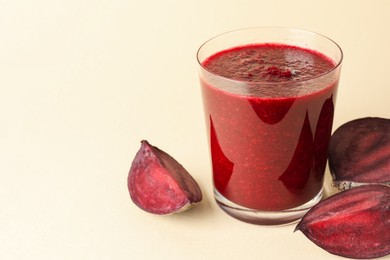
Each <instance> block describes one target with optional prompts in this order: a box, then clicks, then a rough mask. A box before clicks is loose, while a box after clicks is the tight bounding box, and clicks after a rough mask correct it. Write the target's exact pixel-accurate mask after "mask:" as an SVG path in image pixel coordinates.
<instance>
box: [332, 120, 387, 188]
mask: <svg viewBox="0 0 390 260" xmlns="http://www.w3.org/2000/svg"><path fill="white" fill-rule="evenodd" d="M329 168H330V171H331V173H332V176H333V182H334V185H335V186H338V187H339V188H340V189H346V188H350V187H354V186H358V185H360V184H372V183H380V184H387V185H390V119H386V118H378V117H367V118H360V119H355V120H352V121H349V122H347V123H345V124H344V125H342V126H340V127H339V128H338V129H337V130H336V131H335V132H334V133H333V135H332V138H331V142H330V145H329Z"/></svg>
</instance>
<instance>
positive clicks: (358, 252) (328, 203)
mask: <svg viewBox="0 0 390 260" xmlns="http://www.w3.org/2000/svg"><path fill="white" fill-rule="evenodd" d="M295 230H300V231H302V232H303V233H304V234H305V236H307V237H308V238H309V239H310V240H311V241H313V242H314V243H315V244H316V245H318V246H320V247H321V248H323V249H325V250H326V251H328V252H329V253H332V254H335V255H340V256H344V257H350V258H355V259H356V258H359V259H368V258H375V257H381V256H385V255H388V254H390V187H387V186H385V185H364V186H360V187H356V188H352V189H349V190H346V191H343V192H340V193H338V194H336V195H334V196H331V197H329V198H328V199H325V200H323V201H321V202H320V203H318V204H317V205H316V206H314V207H313V208H312V209H310V210H309V211H308V213H306V215H305V216H304V217H303V218H302V220H301V221H300V223H299V224H298V225H297V227H296V229H295Z"/></svg>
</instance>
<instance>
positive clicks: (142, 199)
mask: <svg viewBox="0 0 390 260" xmlns="http://www.w3.org/2000/svg"><path fill="white" fill-rule="evenodd" d="M127 185H128V189H129V193H130V197H131V199H132V201H133V202H134V203H135V204H136V205H137V206H138V207H139V208H141V209H143V210H145V211H147V212H150V213H153V214H159V215H166V214H171V213H178V212H182V211H184V210H186V209H188V208H190V207H192V206H194V205H195V204H197V203H198V202H200V201H201V200H202V193H201V190H200V188H199V186H198V184H197V183H196V181H195V180H194V179H193V178H192V176H191V175H190V174H189V173H188V172H187V171H186V170H185V169H184V167H183V166H182V165H181V164H179V163H178V162H177V161H176V160H175V159H174V158H172V157H171V156H170V155H169V154H167V153H166V152H164V151H162V150H160V149H159V148H157V147H155V146H152V145H150V144H149V143H148V142H147V141H145V140H143V141H141V148H140V149H139V151H138V152H137V154H136V156H135V158H134V160H133V163H132V165H131V168H130V171H129V175H128V179H127Z"/></svg>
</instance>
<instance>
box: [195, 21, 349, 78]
mask: <svg viewBox="0 0 390 260" xmlns="http://www.w3.org/2000/svg"><path fill="white" fill-rule="evenodd" d="M256 29H268V30H271V29H276V30H290V31H297V32H302V33H307V34H311V35H316V36H319V37H322V38H323V39H325V40H327V41H329V42H330V43H332V44H334V46H336V49H337V50H338V51H339V52H340V58H338V60H337V61H334V60H333V59H331V60H332V61H334V62H335V64H334V66H333V67H332V68H331V69H329V70H328V71H326V72H324V73H321V74H319V75H316V76H313V77H310V78H306V79H302V80H296V81H285V82H266V81H264V82H258V81H248V80H237V79H232V78H228V77H224V76H221V75H219V74H216V73H214V72H212V71H210V70H208V69H207V68H206V67H205V66H203V64H202V61H201V60H200V52H201V50H202V49H203V48H204V47H205V46H206V45H207V44H208V43H210V42H211V41H213V40H214V39H216V38H219V37H221V36H224V35H227V34H231V33H235V32H239V31H245V30H256ZM253 43H254V42H252V43H250V42H248V43H246V44H245V45H250V44H253ZM264 43H276V44H281V43H280V42H266V41H264ZM245 45H242V46H245ZM286 45H288V44H286ZM290 46H294V45H292V44H291V45H290ZM233 47H236V46H231V47H230V48H233ZM224 50H226V49H221V50H219V51H217V52H215V53H213V54H211V55H210V56H212V55H214V54H216V53H218V52H220V51H224ZM320 53H321V54H323V53H322V52H320ZM323 55H325V54H323ZM210 56H208V57H210ZM325 56H326V57H328V55H325ZM343 58H344V53H343V50H342V49H341V47H340V45H339V44H338V43H336V42H335V41H334V40H332V39H331V38H329V37H327V36H325V35H323V34H320V33H316V32H314V31H310V30H306V29H301V28H296V27H287V26H255V27H244V28H239V29H235V30H230V31H226V32H224V33H220V34H218V35H215V36H214V37H211V38H210V39H208V40H207V41H205V42H203V43H202V44H201V45H200V47H199V48H198V50H197V52H196V59H197V61H198V64H199V66H200V68H202V69H203V70H205V71H206V72H207V73H210V74H211V75H213V76H215V77H218V78H221V79H223V80H227V81H231V82H237V83H241V84H243V83H246V84H251V85H275V84H278V85H296V84H302V83H305V82H309V81H313V80H316V79H319V78H322V77H324V76H326V75H329V74H331V73H332V72H333V71H335V70H337V69H338V68H339V67H341V64H342V61H343Z"/></svg>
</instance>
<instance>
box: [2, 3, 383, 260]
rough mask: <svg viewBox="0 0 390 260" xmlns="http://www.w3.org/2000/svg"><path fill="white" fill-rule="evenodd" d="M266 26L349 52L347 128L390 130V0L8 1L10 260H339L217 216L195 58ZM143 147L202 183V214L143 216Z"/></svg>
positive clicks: (341, 116)
mask: <svg viewBox="0 0 390 260" xmlns="http://www.w3.org/2000/svg"><path fill="white" fill-rule="evenodd" d="M259 25H276V26H293V27H299V28H304V29H308V30H311V31H316V32H319V33H321V34H325V35H327V36H329V37H331V38H332V39H334V40H335V41H337V42H338V43H339V44H340V45H341V46H342V48H343V50H344V54H345V58H344V63H343V69H342V76H341V83H340V90H339V94H338V100H337V107H336V117H335V127H337V126H339V125H341V124H342V123H344V122H346V121H348V120H351V119H354V118H358V117H365V116H381V117H390V101H389V100H390V66H389V60H390V1H387V0H382V1H379V0H367V1H358V0H354V1H340V0H328V1H313V0H308V1H301V0H295V1H279V0H272V1H262V0H252V1H250V0H241V1H232V0H219V1H213V0H196V1H179V0H165V1H164V0H161V1H157V0H156V1H134V0H127V1H126V0H112V1H76V0H70V1H67V0H57V1H49V0H46V1H45V0H34V1H33V0H21V1H6V0H1V1H0V71H1V76H0V122H1V127H0V174H1V175H0V176H1V181H0V259H202V260H207V259H226V260H227V259H243V260H245V259H314V258H315V259H342V258H340V257H338V256H334V255H331V254H329V253H327V252H326V251H324V250H322V249H321V248H319V247H317V246H315V245H314V244H312V243H311V242H310V241H309V240H308V239H306V237H305V236H304V235H303V234H302V233H300V232H296V233H293V230H294V227H295V225H288V226H283V227H265V226H255V225H251V224H246V223H243V222H239V221H237V220H235V219H233V218H231V217H229V216H227V215H226V214H224V213H223V212H222V211H221V210H220V209H219V208H218V207H217V205H216V204H215V202H214V199H213V195H212V184H211V175H210V163H209V157H208V149H207V140H206V132H205V127H204V121H203V110H202V106H201V98H200V90H199V86H198V76H197V63H196V60H195V53H196V51H197V48H198V47H199V46H200V44H201V43H202V42H204V41H205V40H207V39H209V38H210V37H212V36H214V35H216V34H219V33H222V32H225V31H228V30H232V29H237V28H241V27H248V26H259ZM141 139H147V140H149V141H150V142H151V143H152V144H154V145H156V146H159V147H160V148H162V149H164V150H165V151H167V152H169V153H170V154H171V155H172V156H174V157H175V158H176V159H177V160H178V161H179V162H181V163H182V164H183V165H184V166H185V167H186V168H187V170H188V171H189V172H191V174H192V175H193V176H194V178H195V179H196V180H197V181H198V182H199V184H200V186H201V188H202V190H203V195H204V200H203V202H202V203H201V204H200V205H198V207H196V208H193V209H191V210H190V211H188V212H186V213H183V214H181V215H175V216H155V215H151V214H147V213H145V212H143V211H141V210H139V209H138V208H137V207H136V206H135V205H134V204H132V202H131V200H130V198H129V194H128V191H127V184H126V179H127V173H128V170H129V168H130V165H131V161H132V159H133V157H134V155H135V153H136V151H137V150H138V148H139V146H140V140H141ZM326 182H327V184H329V172H328V171H327V179H326ZM327 192H328V193H332V192H334V191H333V190H332V189H331V188H329V185H328V188H327ZM385 259H390V257H386V258H385Z"/></svg>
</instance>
